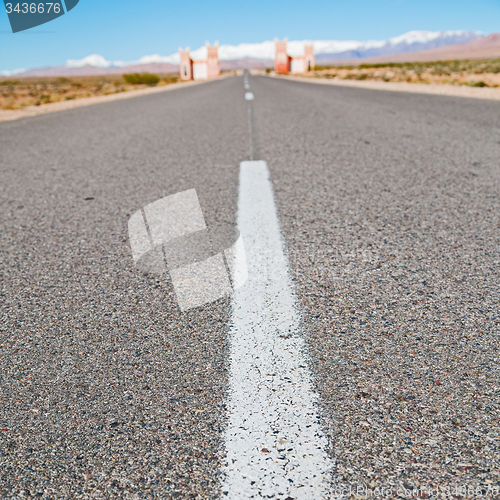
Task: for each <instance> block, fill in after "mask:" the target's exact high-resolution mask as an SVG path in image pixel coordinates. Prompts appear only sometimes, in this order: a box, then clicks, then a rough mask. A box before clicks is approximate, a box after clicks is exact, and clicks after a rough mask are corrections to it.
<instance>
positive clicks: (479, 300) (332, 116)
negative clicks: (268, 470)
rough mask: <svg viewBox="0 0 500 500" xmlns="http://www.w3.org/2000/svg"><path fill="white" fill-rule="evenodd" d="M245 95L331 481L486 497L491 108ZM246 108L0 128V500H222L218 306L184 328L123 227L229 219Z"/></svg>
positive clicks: (189, 317)
mask: <svg viewBox="0 0 500 500" xmlns="http://www.w3.org/2000/svg"><path fill="white" fill-rule="evenodd" d="M250 87H251V89H250V90H251V91H252V92H253V93H254V95H255V99H254V100H253V101H252V104H251V106H252V149H253V152H252V156H253V159H254V160H265V161H267V163H268V166H269V169H270V172H271V179H272V182H273V187H274V192H275V198H276V203H277V207H278V212H279V217H280V221H281V229H282V233H283V236H284V239H285V244H286V251H287V255H288V260H289V265H290V273H291V276H292V278H293V281H294V283H295V285H296V293H297V296H298V299H299V303H300V306H301V313H302V323H303V335H304V338H305V339H306V343H307V346H308V352H309V367H310V370H311V371H312V373H313V375H314V382H315V388H316V391H317V393H318V395H319V398H320V413H321V415H322V425H323V428H324V429H325V432H326V434H327V435H328V438H329V442H330V444H329V450H328V451H329V454H330V456H331V457H332V460H333V462H334V470H333V473H332V482H333V483H335V484H340V485H342V486H343V487H347V488H348V487H351V493H352V495H350V497H352V498H354V497H355V496H354V491H355V490H356V488H360V489H359V490H358V494H368V493H369V491H368V490H367V489H372V490H373V489H374V488H376V487H381V486H384V487H387V488H390V489H391V490H394V491H395V490H396V488H398V487H399V488H402V487H404V488H406V489H407V491H410V489H411V488H413V492H414V494H416V492H417V490H418V489H420V490H422V491H426V492H427V493H429V495H430V498H441V495H442V493H446V491H445V490H443V491H440V492H439V493H437V492H436V488H438V487H440V488H447V487H449V488H453V487H459V488H463V487H468V488H469V494H470V492H471V491H472V490H471V488H476V487H479V488H480V489H479V490H477V491H474V492H473V494H472V496H471V497H470V498H477V497H480V496H481V495H482V496H483V497H485V498H489V497H494V494H495V492H494V490H493V489H492V488H494V487H495V486H496V487H497V488H500V459H499V458H498V457H499V456H500V453H499V451H500V450H499V447H500V446H499V445H500V442H499V440H500V433H499V426H500V424H499V415H500V408H499V397H500V377H499V353H498V348H499V342H498V335H499V333H500V318H499V311H500V304H499V302H500V300H499V299H500V290H499V283H500V279H499V278H500V272H499V269H500V203H499V202H500V196H499V194H500V182H499V181H500V160H499V158H500V103H497V102H493V101H479V100H473V99H463V98H452V97H441V96H440V97H438V96H429V95H417V94H403V93H391V92H378V91H372V90H362V89H354V88H347V87H346V88H342V87H333V86H332V87H329V86H323V85H314V84H307V83H298V82H292V81H284V80H278V79H271V78H264V77H251V78H250ZM244 93H245V90H244V88H243V79H242V78H229V79H225V80H220V81H214V82H209V83H206V84H204V85H198V86H195V87H190V88H186V89H180V90H175V91H172V92H166V93H159V94H153V95H149V96H145V97H138V98H135V99H129V100H125V101H117V102H111V103H107V104H102V105H97V106H92V107H88V108H80V109H75V110H71V111H66V112H61V113H54V114H50V115H44V116H39V117H34V118H29V119H23V120H18V121H14V122H7V123H1V124H0V169H1V173H0V187H1V190H0V197H1V198H0V202H1V206H2V214H3V216H2V219H1V233H0V255H1V263H0V270H1V282H0V287H1V288H0V299H1V318H0V321H1V323H0V331H1V341H0V343H1V346H0V347H1V358H0V362H1V372H0V374H1V393H0V397H1V403H0V405H1V406H0V426H1V432H0V435H1V437H0V439H1V445H0V497H1V498H18V497H22V496H24V497H26V498H31V497H33V498H216V497H218V496H219V495H220V488H219V482H220V473H219V470H220V466H221V462H222V461H223V459H224V443H223V441H222V435H223V431H224V428H225V424H226V419H227V415H226V412H225V397H226V391H227V387H228V370H227V368H228V359H227V353H228V331H229V329H230V325H231V320H230V318H231V308H230V300H229V299H223V300H219V301H218V302H216V303H212V304H209V305H206V306H203V307H200V308H197V309H193V310H190V311H188V312H187V313H181V312H180V311H179V309H178V307H177V306H176V303H175V297H174V293H173V289H172V287H171V286H170V285H169V283H168V281H167V280H165V279H163V278H161V279H160V278H157V277H155V276H153V275H148V274H145V273H141V272H139V271H137V270H136V269H135V267H134V265H133V261H132V258H131V253H130V247H129V244H128V236H127V222H128V218H129V216H130V215H131V214H132V213H134V212H135V211H137V210H138V209H140V207H142V206H144V205H146V204H148V203H151V202H153V201H155V200H157V199H159V198H161V197H163V196H167V195H169V194H173V193H176V192H179V191H183V190H187V189H190V188H193V187H194V188H196V190H197V193H198V196H199V198H200V202H201V205H202V209H203V213H204V215H205V219H206V221H207V225H208V226H211V225H218V224H228V223H229V224H230V223H234V222H235V220H236V203H237V196H238V167H239V163H240V162H241V161H244V160H248V159H250V158H249V154H250V152H249V130H248V113H247V102H246V101H245V100H244ZM488 488H490V490H488ZM347 491H348V490H347ZM481 491H483V492H484V495H483V493H481ZM478 492H479V494H478ZM455 493H457V491H455ZM391 495H393V496H392V497H391V496H388V497H387V496H386V498H398V496H397V494H396V493H391ZM474 495H475V496H474ZM348 496H349V495H348ZM457 496H460V492H459V493H457ZM462 496H463V497H464V498H466V497H467V495H466V494H463V495H462ZM360 498H361V497H360ZM372 498H377V496H373V495H372ZM400 498H404V497H402V496H400ZM407 498H408V496H407Z"/></svg>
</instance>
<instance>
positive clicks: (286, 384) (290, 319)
mask: <svg viewBox="0 0 500 500" xmlns="http://www.w3.org/2000/svg"><path fill="white" fill-rule="evenodd" d="M238 228H239V230H240V232H241V234H242V237H243V241H244V244H245V250H246V255H247V259H248V274H249V276H248V280H247V282H246V283H245V285H244V286H243V287H241V288H240V289H238V290H236V291H235V293H234V296H233V313H232V315H233V317H232V319H233V326H232V330H231V335H230V387H229V400H228V412H229V415H228V427H227V429H226V431H225V433H224V439H225V451H226V461H225V464H224V466H223V473H224V477H223V481H222V485H221V488H222V492H223V498H224V497H226V498H230V499H250V498H262V497H269V498H271V497H272V498H275V499H278V498H282V499H283V500H284V499H285V498H293V499H315V500H317V499H320V498H331V496H329V495H328V485H329V479H330V470H331V467H332V465H331V463H330V461H329V459H328V457H327V454H326V452H325V449H326V446H327V439H326V437H325V436H324V435H323V433H322V431H321V428H320V425H319V422H318V420H319V417H318V412H317V408H316V396H315V395H314V393H313V387H312V382H311V375H310V373H309V371H308V369H307V364H306V363H307V362H306V355H305V353H304V341H303V339H302V337H301V336H300V333H299V315H298V312H297V308H296V304H295V297H294V294H293V292H292V288H291V285H292V283H291V280H290V277H289V275H288V271H287V263H286V259H285V257H284V253H283V242H282V238H281V234H280V229H279V222H278V216H277V212H276V207H275V203H274V196H273V190H272V185H271V182H270V180H269V171H268V168H267V165H266V163H265V162H263V161H247V162H242V163H241V165H240V190H239V200H238Z"/></svg>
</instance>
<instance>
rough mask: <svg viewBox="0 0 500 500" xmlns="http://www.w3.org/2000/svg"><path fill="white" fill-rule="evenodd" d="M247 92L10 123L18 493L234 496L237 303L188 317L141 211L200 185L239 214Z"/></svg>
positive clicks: (8, 430)
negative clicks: (222, 470) (229, 337)
mask: <svg viewBox="0 0 500 500" xmlns="http://www.w3.org/2000/svg"><path fill="white" fill-rule="evenodd" d="M241 88H242V84H241V82H239V83H238V84H236V82H235V81H234V80H231V79H226V80H222V81H218V82H211V83H206V84H204V85H200V86H196V87H191V88H186V89H183V90H177V91H175V92H164V93H157V94H154V95H149V96H144V97H140V98H137V99H128V100H126V101H120V102H113V103H108V104H103V105H100V106H93V107H88V108H82V109H78V110H73V111H66V112H62V113H56V114H51V115H45V116H40V117H36V118H30V119H24V120H18V121H15V122H8V123H3V124H0V165H1V174H0V185H1V186H2V189H1V191H0V192H1V194H0V196H1V198H0V200H1V205H2V213H3V217H2V223H1V227H2V229H1V233H0V255H1V256H0V261H1V265H0V272H1V278H0V299H1V306H0V310H1V317H0V335H1V339H0V344H1V345H0V348H1V351H0V352H1V357H0V360H1V361H0V362H1V363H2V365H1V393H0V429H1V432H0V439H1V444H0V498H2V499H4V498H5V499H6V498H20V497H23V496H24V497H25V498H44V499H45V498H46V499H49V498H50V499H56V498H64V499H69V498H71V499H74V498H214V497H216V496H217V494H218V470H219V454H220V453H221V449H222V448H221V438H220V433H221V430H222V428H223V426H224V418H225V413H224V411H223V404H224V399H223V398H224V394H225V388H226V382H227V380H226V379H227V376H226V350H227V343H226V332H227V320H228V314H229V301H228V300H221V301H219V302H217V303H213V304H210V305H207V306H205V307H201V308H197V309H195V310H192V311H189V312H188V313H186V314H182V313H181V312H180V311H179V309H178V307H177V305H176V303H175V300H174V296H173V289H172V287H171V286H169V284H168V282H167V281H166V279H157V278H156V276H153V275H151V276H148V275H145V274H142V273H140V272H138V271H136V269H135V268H134V264H133V260H132V255H131V251H130V247H129V244H128V236H127V222H128V218H129V216H130V215H131V214H132V213H133V212H135V211H136V210H138V209H140V208H141V207H142V206H144V205H146V204H148V203H150V202H152V201H155V200H157V199H159V198H161V197H163V196H166V195H168V194H173V193H175V192H179V191H183V190H185V189H189V188H192V187H195V188H196V189H197V193H198V196H199V199H200V202H201V205H202V209H203V211H204V215H205V219H206V221H207V224H208V226H209V227H210V226H213V225H216V224H231V223H234V221H235V215H236V214H235V211H236V197H237V182H238V161H239V160H240V159H245V157H246V156H245V155H246V153H247V150H248V132H247V122H246V113H247V111H246V103H245V102H244V100H243V96H242V94H241ZM242 117H243V119H242Z"/></svg>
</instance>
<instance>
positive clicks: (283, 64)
mask: <svg viewBox="0 0 500 500" xmlns="http://www.w3.org/2000/svg"><path fill="white" fill-rule="evenodd" d="M287 43H288V39H287V38H285V39H284V40H283V41H280V40H278V39H276V38H275V39H274V44H275V46H276V56H275V59H274V71H275V72H276V73H280V74H282V75H286V74H287V73H295V74H300V73H307V72H308V71H311V70H312V69H314V66H315V64H316V59H315V57H314V47H313V45H312V44H304V53H303V54H302V55H297V56H289V55H288V51H287Z"/></svg>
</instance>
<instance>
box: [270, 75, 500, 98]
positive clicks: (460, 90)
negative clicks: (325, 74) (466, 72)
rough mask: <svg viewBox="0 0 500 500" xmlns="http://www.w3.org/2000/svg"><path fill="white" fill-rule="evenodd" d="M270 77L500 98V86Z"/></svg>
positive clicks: (455, 95)
mask: <svg viewBox="0 0 500 500" xmlns="http://www.w3.org/2000/svg"><path fill="white" fill-rule="evenodd" d="M270 76H271V77H272V78H282V79H286V80H294V81H299V82H306V83H317V84H320V85H339V86H342V87H357V88H363V89H372V90H386V91H390V92H412V93H417V94H434V95H445V96H452V97H469V98H473V99H491V100H500V88H484V87H482V88H481V87H467V86H465V85H461V86H453V85H439V84H425V83H406V82H377V81H366V80H362V81H358V80H335V79H326V78H314V77H307V76H291V75H279V76H278V75H270Z"/></svg>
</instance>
